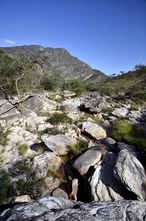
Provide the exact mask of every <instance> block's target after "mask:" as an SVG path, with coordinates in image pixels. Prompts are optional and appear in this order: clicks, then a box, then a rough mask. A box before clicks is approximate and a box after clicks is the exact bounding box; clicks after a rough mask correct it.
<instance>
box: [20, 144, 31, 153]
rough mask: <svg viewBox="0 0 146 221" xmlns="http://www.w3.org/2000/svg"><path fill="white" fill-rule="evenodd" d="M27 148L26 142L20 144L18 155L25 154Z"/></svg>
mask: <svg viewBox="0 0 146 221" xmlns="http://www.w3.org/2000/svg"><path fill="white" fill-rule="evenodd" d="M28 148H29V146H28V144H25V143H24V144H21V145H20V146H19V155H20V156H24V155H25V154H26V152H27V150H28Z"/></svg>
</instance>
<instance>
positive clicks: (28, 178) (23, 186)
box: [8, 159, 45, 199]
mask: <svg viewBox="0 0 146 221" xmlns="http://www.w3.org/2000/svg"><path fill="white" fill-rule="evenodd" d="M8 176H9V177H13V178H15V180H16V181H13V182H12V185H13V187H14V189H15V192H16V195H26V194H28V195H29V196H30V197H31V198H32V199H38V198H39V197H41V195H42V189H43V188H45V182H44V179H38V178H37V174H36V170H35V169H34V168H33V162H32V161H30V160H28V159H22V160H21V161H17V162H16V163H15V165H13V167H11V168H10V169H9V171H8Z"/></svg>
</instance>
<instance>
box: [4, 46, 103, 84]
mask: <svg viewBox="0 0 146 221" xmlns="http://www.w3.org/2000/svg"><path fill="white" fill-rule="evenodd" d="M0 49H1V50H3V51H4V52H5V53H6V54H7V55H9V56H10V57H12V58H17V59H20V58H21V59H22V61H25V59H27V60H29V61H30V62H31V64H33V68H32V70H33V71H34V73H35V74H36V72H38V73H39V74H41V73H46V72H49V74H54V73H58V74H60V75H61V76H62V77H63V78H64V79H65V80H87V79H88V80H90V78H91V79H92V77H93V76H94V81H95V80H96V81H99V80H101V79H104V78H105V77H106V75H105V74H104V73H102V72H101V71H98V70H93V69H92V68H91V67H90V66H89V65H87V64H86V63H84V62H82V61H80V60H79V59H78V58H76V57H73V56H72V55H71V54H70V53H69V52H68V51H67V50H66V49H64V48H50V47H47V48H44V47H42V46H39V45H28V46H17V47H5V48H4V47H3V48H0Z"/></svg>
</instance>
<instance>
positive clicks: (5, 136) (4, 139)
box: [0, 130, 10, 146]
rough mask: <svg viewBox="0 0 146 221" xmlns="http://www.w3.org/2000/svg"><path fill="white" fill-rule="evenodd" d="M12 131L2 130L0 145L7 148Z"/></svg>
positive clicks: (0, 132)
mask: <svg viewBox="0 0 146 221" xmlns="http://www.w3.org/2000/svg"><path fill="white" fill-rule="evenodd" d="M9 133H10V131H9V130H7V131H5V132H4V131H2V130H0V143H1V145H2V146H6V145H7V144H8V141H9V139H8V135H9Z"/></svg>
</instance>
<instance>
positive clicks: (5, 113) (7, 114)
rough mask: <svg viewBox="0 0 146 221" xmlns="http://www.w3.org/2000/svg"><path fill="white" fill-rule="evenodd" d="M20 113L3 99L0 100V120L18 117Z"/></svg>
mask: <svg viewBox="0 0 146 221" xmlns="http://www.w3.org/2000/svg"><path fill="white" fill-rule="evenodd" d="M20 115H21V114H20V112H19V111H18V110H17V108H16V107H15V106H13V105H12V104H11V103H10V102H8V101H7V100H5V99H2V100H0V118H1V119H10V118H13V117H18V116H20Z"/></svg>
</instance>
